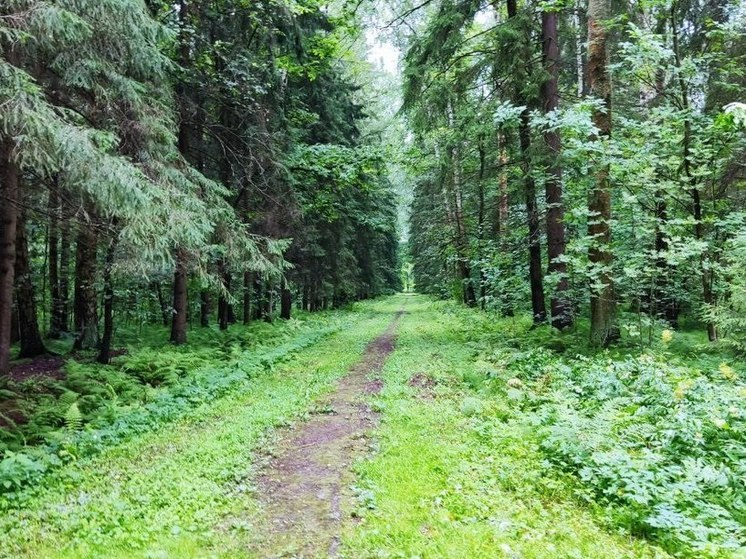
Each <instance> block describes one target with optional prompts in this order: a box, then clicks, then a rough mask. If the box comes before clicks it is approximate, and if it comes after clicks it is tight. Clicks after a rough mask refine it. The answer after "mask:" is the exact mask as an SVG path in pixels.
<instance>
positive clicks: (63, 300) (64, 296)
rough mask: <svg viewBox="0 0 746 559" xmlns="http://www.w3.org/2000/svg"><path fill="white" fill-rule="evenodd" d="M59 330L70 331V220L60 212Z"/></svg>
mask: <svg viewBox="0 0 746 559" xmlns="http://www.w3.org/2000/svg"><path fill="white" fill-rule="evenodd" d="M63 207H64V206H63ZM60 215H61V217H62V226H61V227H60V328H61V330H62V331H63V332H69V331H70V253H71V250H70V219H69V217H68V216H67V215H65V213H64V212H63V211H60Z"/></svg>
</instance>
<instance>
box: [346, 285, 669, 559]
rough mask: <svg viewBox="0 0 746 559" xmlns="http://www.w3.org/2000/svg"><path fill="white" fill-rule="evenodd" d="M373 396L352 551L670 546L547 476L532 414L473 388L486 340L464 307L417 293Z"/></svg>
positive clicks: (436, 558)
mask: <svg viewBox="0 0 746 559" xmlns="http://www.w3.org/2000/svg"><path fill="white" fill-rule="evenodd" d="M407 310H408V313H407V314H406V315H405V316H404V317H403V318H402V321H401V324H400V326H399V336H398V341H397V349H396V351H395V352H394V353H393V355H392V356H391V357H390V358H389V360H388V361H387V363H386V366H385V367H384V370H383V375H382V378H383V382H384V387H383V390H382V392H381V395H380V397H378V398H377V401H376V403H375V407H376V408H377V409H379V410H380V412H381V416H382V422H381V426H380V427H379V429H378V431H377V433H376V435H377V440H378V445H379V451H378V453H377V454H376V455H375V456H373V457H372V458H371V459H370V460H367V461H364V462H362V463H360V464H359V465H358V467H357V468H356V470H357V473H358V481H357V492H358V495H359V496H360V498H359V504H358V510H357V511H356V515H357V516H361V517H362V521H361V522H354V523H352V522H351V523H350V524H349V525H348V527H347V530H346V533H345V537H344V540H343V552H342V556H343V557H346V558H348V559H367V558H370V559H373V558H392V559H393V558H412V557H417V558H420V559H441V558H442V559H446V558H447V559H491V558H500V559H503V558H504V559H518V558H520V559H539V558H541V559H559V558H562V559H565V558H567V559H571V558H572V559H581V558H583V559H624V558H628V559H633V558H634V559H638V558H663V557H668V555H666V554H665V553H664V552H663V551H660V550H658V549H656V548H654V547H653V546H651V545H648V544H646V543H645V542H642V541H639V540H634V539H632V538H630V537H628V536H624V535H620V534H612V533H609V532H608V531H607V530H605V529H604V528H603V527H601V526H600V525H599V524H598V522H597V521H596V519H595V518H594V516H593V515H592V514H591V513H590V512H589V511H588V510H586V509H585V508H584V507H582V506H579V505H578V504H577V503H576V502H575V501H574V500H573V498H572V496H571V492H570V489H569V486H568V484H567V483H566V482H565V480H561V479H556V478H551V477H546V476H547V471H546V470H545V469H543V468H542V466H541V463H542V457H541V456H540V455H539V453H538V451H537V449H536V446H535V443H534V437H533V436H532V433H531V426H525V428H524V430H514V429H513V425H512V424H511V426H510V428H509V429H507V428H506V424H505V423H504V422H503V421H502V418H503V417H504V409H503V406H504V405H505V404H504V403H503V402H498V401H494V399H493V398H489V397H487V396H483V395H481V393H480V392H479V391H477V390H474V389H473V388H472V386H471V384H470V380H471V379H472V378H473V377H475V376H478V374H479V373H478V372H477V367H478V363H477V359H476V358H475V355H476V354H477V353H478V350H479V348H478V347H475V345H474V343H473V342H471V341H469V340H468V339H467V337H466V336H465V332H466V331H467V330H468V329H469V327H470V325H469V324H467V323H465V322H463V317H464V316H468V315H463V314H460V315H459V314H453V313H450V312H449V307H448V305H445V304H440V303H435V302H432V301H430V300H428V299H426V298H424V297H418V296H412V297H411V299H410V301H409V302H408V304H407Z"/></svg>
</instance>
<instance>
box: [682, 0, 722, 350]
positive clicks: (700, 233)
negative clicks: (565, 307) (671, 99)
mask: <svg viewBox="0 0 746 559" xmlns="http://www.w3.org/2000/svg"><path fill="white" fill-rule="evenodd" d="M676 9H677V3H676V2H672V3H671V36H672V38H673V53H674V63H675V65H676V69H677V77H678V84H679V93H680V96H681V107H682V109H683V112H684V142H683V153H682V167H683V171H684V178H685V187H686V188H688V189H689V193H690V195H691V197H692V214H693V215H694V236H695V237H696V239H697V240H698V241H703V240H704V236H705V234H704V223H703V222H702V197H701V195H700V192H699V188H698V186H697V184H696V182H697V179H696V178H695V177H694V176H693V173H692V169H691V161H690V158H691V146H692V121H691V115H690V114H689V113H690V108H689V87H688V85H687V81H686V78H685V76H684V74H683V73H682V65H681V53H680V51H679V29H678V26H677V23H676ZM714 268H715V267H714V266H713V265H712V262H710V257H709V254H708V252H705V253H703V254H702V256H701V257H700V276H701V281H702V299H703V301H704V303H705V305H707V306H708V307H709V308H714V307H715V304H716V299H715V292H714V290H713V283H714V278H713V274H714ZM707 338H708V339H709V340H710V341H711V342H715V341H717V339H718V331H717V326H716V324H715V322H714V321H712V320H709V321H708V322H707Z"/></svg>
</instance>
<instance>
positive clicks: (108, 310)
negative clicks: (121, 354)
mask: <svg viewBox="0 0 746 559" xmlns="http://www.w3.org/2000/svg"><path fill="white" fill-rule="evenodd" d="M112 235H113V237H112V239H111V240H110V241H109V246H108V247H107V248H106V261H105V262H104V274H103V276H104V278H103V279H104V334H103V336H102V337H101V348H100V349H99V352H98V357H97V358H96V361H98V362H99V363H103V364H107V363H108V362H109V361H111V342H112V339H113V338H114V283H113V282H112V279H111V269H112V267H113V266H114V253H115V251H116V248H117V247H116V235H117V233H116V231H113V232H112ZM159 291H160V286H159Z"/></svg>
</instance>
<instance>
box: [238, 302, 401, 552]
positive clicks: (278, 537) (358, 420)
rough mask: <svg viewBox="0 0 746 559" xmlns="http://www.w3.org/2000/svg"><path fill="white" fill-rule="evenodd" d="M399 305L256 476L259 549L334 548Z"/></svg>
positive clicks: (363, 447) (364, 446)
mask: <svg viewBox="0 0 746 559" xmlns="http://www.w3.org/2000/svg"><path fill="white" fill-rule="evenodd" d="M403 312H404V311H399V312H398V313H397V314H396V316H395V317H394V320H393V321H392V322H391V324H389V326H388V328H387V329H386V331H385V332H384V333H383V334H381V335H380V336H379V337H377V338H376V339H375V340H373V341H372V342H371V343H370V344H368V346H367V348H366V349H365V352H364V354H363V357H362V359H361V360H360V361H358V363H357V364H355V365H354V366H353V367H352V368H351V369H350V372H349V373H348V374H347V375H346V376H344V377H343V378H342V379H341V380H340V381H339V384H338V385H337V388H336V390H335V391H334V392H333V393H332V394H331V395H330V396H329V397H327V399H326V400H325V401H324V402H322V403H321V405H320V406H319V407H318V409H319V410H321V412H320V413H316V414H314V415H313V416H312V417H311V419H310V420H308V421H307V422H305V423H301V424H299V425H296V426H295V427H293V428H291V429H290V430H288V431H287V432H286V433H285V435H284V436H283V437H282V439H281V440H280V442H279V443H278V445H277V446H276V447H275V448H274V449H273V451H272V455H273V456H274V457H273V458H272V459H270V460H269V461H268V463H267V464H266V466H265V467H264V468H263V469H262V471H261V472H260V475H259V477H258V479H257V489H258V492H259V499H260V501H261V503H262V505H263V509H264V516H265V519H266V521H265V522H266V524H265V526H263V527H262V528H263V529H262V530H261V531H262V532H263V537H262V541H261V542H258V544H257V546H256V547H255V548H254V549H253V550H252V551H253V553H254V554H256V556H258V557H265V558H275V557H276V558H279V557H293V558H303V559H308V558H312V557H314V558H322V557H334V556H336V555H337V552H338V547H339V543H340V536H339V534H340V530H341V525H342V521H343V518H342V510H343V503H344V502H345V500H347V499H350V498H351V495H350V494H349V485H350V483H352V482H353V480H354V478H353V474H352V471H351V466H352V464H353V462H354V461H355V460H356V459H357V458H359V457H360V456H361V455H363V454H364V453H365V451H366V449H367V438H366V433H367V431H368V430H370V429H371V428H373V427H375V425H376V423H377V421H378V414H376V413H375V412H374V411H373V410H371V409H370V406H369V405H368V404H367V403H366V402H365V399H366V396H368V395H370V394H376V393H378V392H379V391H380V390H381V387H382V383H381V380H380V379H379V378H378V373H379V371H380V370H381V368H382V367H383V364H384V363H385V361H386V357H387V356H388V355H389V354H390V353H391V352H392V351H393V350H394V345H395V341H396V328H397V325H398V322H399V318H400V317H401V315H402V314H403Z"/></svg>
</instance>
